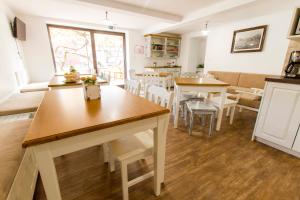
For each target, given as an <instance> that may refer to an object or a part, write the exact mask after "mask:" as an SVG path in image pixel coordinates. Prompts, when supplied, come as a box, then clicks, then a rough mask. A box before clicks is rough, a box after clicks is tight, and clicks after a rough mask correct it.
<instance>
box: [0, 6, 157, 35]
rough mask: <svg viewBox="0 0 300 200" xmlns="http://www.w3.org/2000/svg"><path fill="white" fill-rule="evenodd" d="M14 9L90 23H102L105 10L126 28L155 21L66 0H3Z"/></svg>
mask: <svg viewBox="0 0 300 200" xmlns="http://www.w3.org/2000/svg"><path fill="white" fill-rule="evenodd" d="M4 2H6V3H7V4H8V5H9V6H10V7H11V8H12V9H13V10H14V11H16V12H17V13H20V14H25V15H35V16H41V17H46V18H52V19H63V20H71V21H78V22H84V23H90V24H100V25H101V24H102V23H103V20H104V18H105V11H106V10H108V11H109V18H110V19H111V20H112V21H113V22H114V23H116V24H117V25H118V27H121V28H126V29H140V30H141V29H143V28H145V27H147V26H151V25H153V24H155V23H157V20H155V19H153V18H151V17H143V18H142V17H137V16H135V15H129V14H127V13H122V12H119V11H115V10H111V9H109V8H105V7H103V8H102V7H99V6H91V5H85V4H82V3H77V2H75V1H68V0H4Z"/></svg>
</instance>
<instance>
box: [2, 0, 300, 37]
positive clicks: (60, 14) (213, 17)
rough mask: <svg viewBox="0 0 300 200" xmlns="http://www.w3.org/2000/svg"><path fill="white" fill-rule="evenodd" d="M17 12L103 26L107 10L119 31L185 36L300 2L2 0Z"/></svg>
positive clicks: (248, 0) (269, 0)
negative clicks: (127, 30)
mask: <svg viewBox="0 0 300 200" xmlns="http://www.w3.org/2000/svg"><path fill="white" fill-rule="evenodd" d="M2 1H4V2H6V3H7V4H8V5H9V6H10V7H11V8H12V9H13V10H14V11H16V12H18V13H20V14H25V15H35V16H41V17H47V18H52V19H60V20H64V21H66V20H70V21H73V22H74V21H75V22H84V23H89V24H98V25H101V24H103V20H104V18H105V11H109V18H110V19H111V20H112V21H113V22H114V23H116V24H117V26H118V27H120V28H125V29H138V30H142V31H143V32H145V33H157V32H174V33H186V32H192V31H199V30H201V29H203V27H204V24H205V22H206V21H209V22H210V25H211V26H214V25H221V24H224V23H226V22H228V21H233V20H241V19H244V18H251V17H257V16H261V15H264V14H266V13H268V12H275V11H279V10H282V9H286V8H287V7H289V8H291V7H293V6H294V5H295V4H297V2H298V4H297V5H299V1H300V0H2Z"/></svg>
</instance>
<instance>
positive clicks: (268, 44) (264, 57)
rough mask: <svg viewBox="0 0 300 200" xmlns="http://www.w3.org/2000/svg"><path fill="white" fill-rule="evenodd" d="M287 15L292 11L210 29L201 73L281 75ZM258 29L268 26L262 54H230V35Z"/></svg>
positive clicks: (286, 42) (287, 23) (286, 43)
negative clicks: (231, 72) (235, 31)
mask: <svg viewBox="0 0 300 200" xmlns="http://www.w3.org/2000/svg"><path fill="white" fill-rule="evenodd" d="M291 14H292V10H286V11H282V12H278V13H273V14H271V15H266V16H262V17H259V18H253V19H250V20H245V21H239V22H235V23H230V24H226V25H223V26H220V27H217V28H214V29H212V30H211V31H210V33H209V36H208V41H207V52H206V59H205V70H206V71H208V70H217V71H236V72H249V73H263V74H274V75H279V74H281V71H282V67H283V64H284V58H285V53H286V50H287V47H288V40H287V30H288V27H289V23H290V19H291ZM259 25H268V30H267V35H266V40H265V44H264V45H265V46H264V49H263V51H262V52H254V53H237V54H231V53H230V51H231V43H232V37H233V31H234V30H238V29H244V28H249V27H254V26H259Z"/></svg>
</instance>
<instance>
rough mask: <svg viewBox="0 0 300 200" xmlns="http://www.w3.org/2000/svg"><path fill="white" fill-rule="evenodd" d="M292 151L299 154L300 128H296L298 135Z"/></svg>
mask: <svg viewBox="0 0 300 200" xmlns="http://www.w3.org/2000/svg"><path fill="white" fill-rule="evenodd" d="M293 150H294V151H297V152H298V153H300V127H299V128H298V134H297V137H296V139H295V142H294V145H293Z"/></svg>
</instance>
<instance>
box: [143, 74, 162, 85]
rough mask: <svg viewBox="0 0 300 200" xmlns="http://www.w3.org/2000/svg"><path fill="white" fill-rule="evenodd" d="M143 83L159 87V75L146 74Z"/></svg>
mask: <svg viewBox="0 0 300 200" xmlns="http://www.w3.org/2000/svg"><path fill="white" fill-rule="evenodd" d="M143 82H144V84H147V85H159V73H157V72H148V71H147V72H144V73H143Z"/></svg>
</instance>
